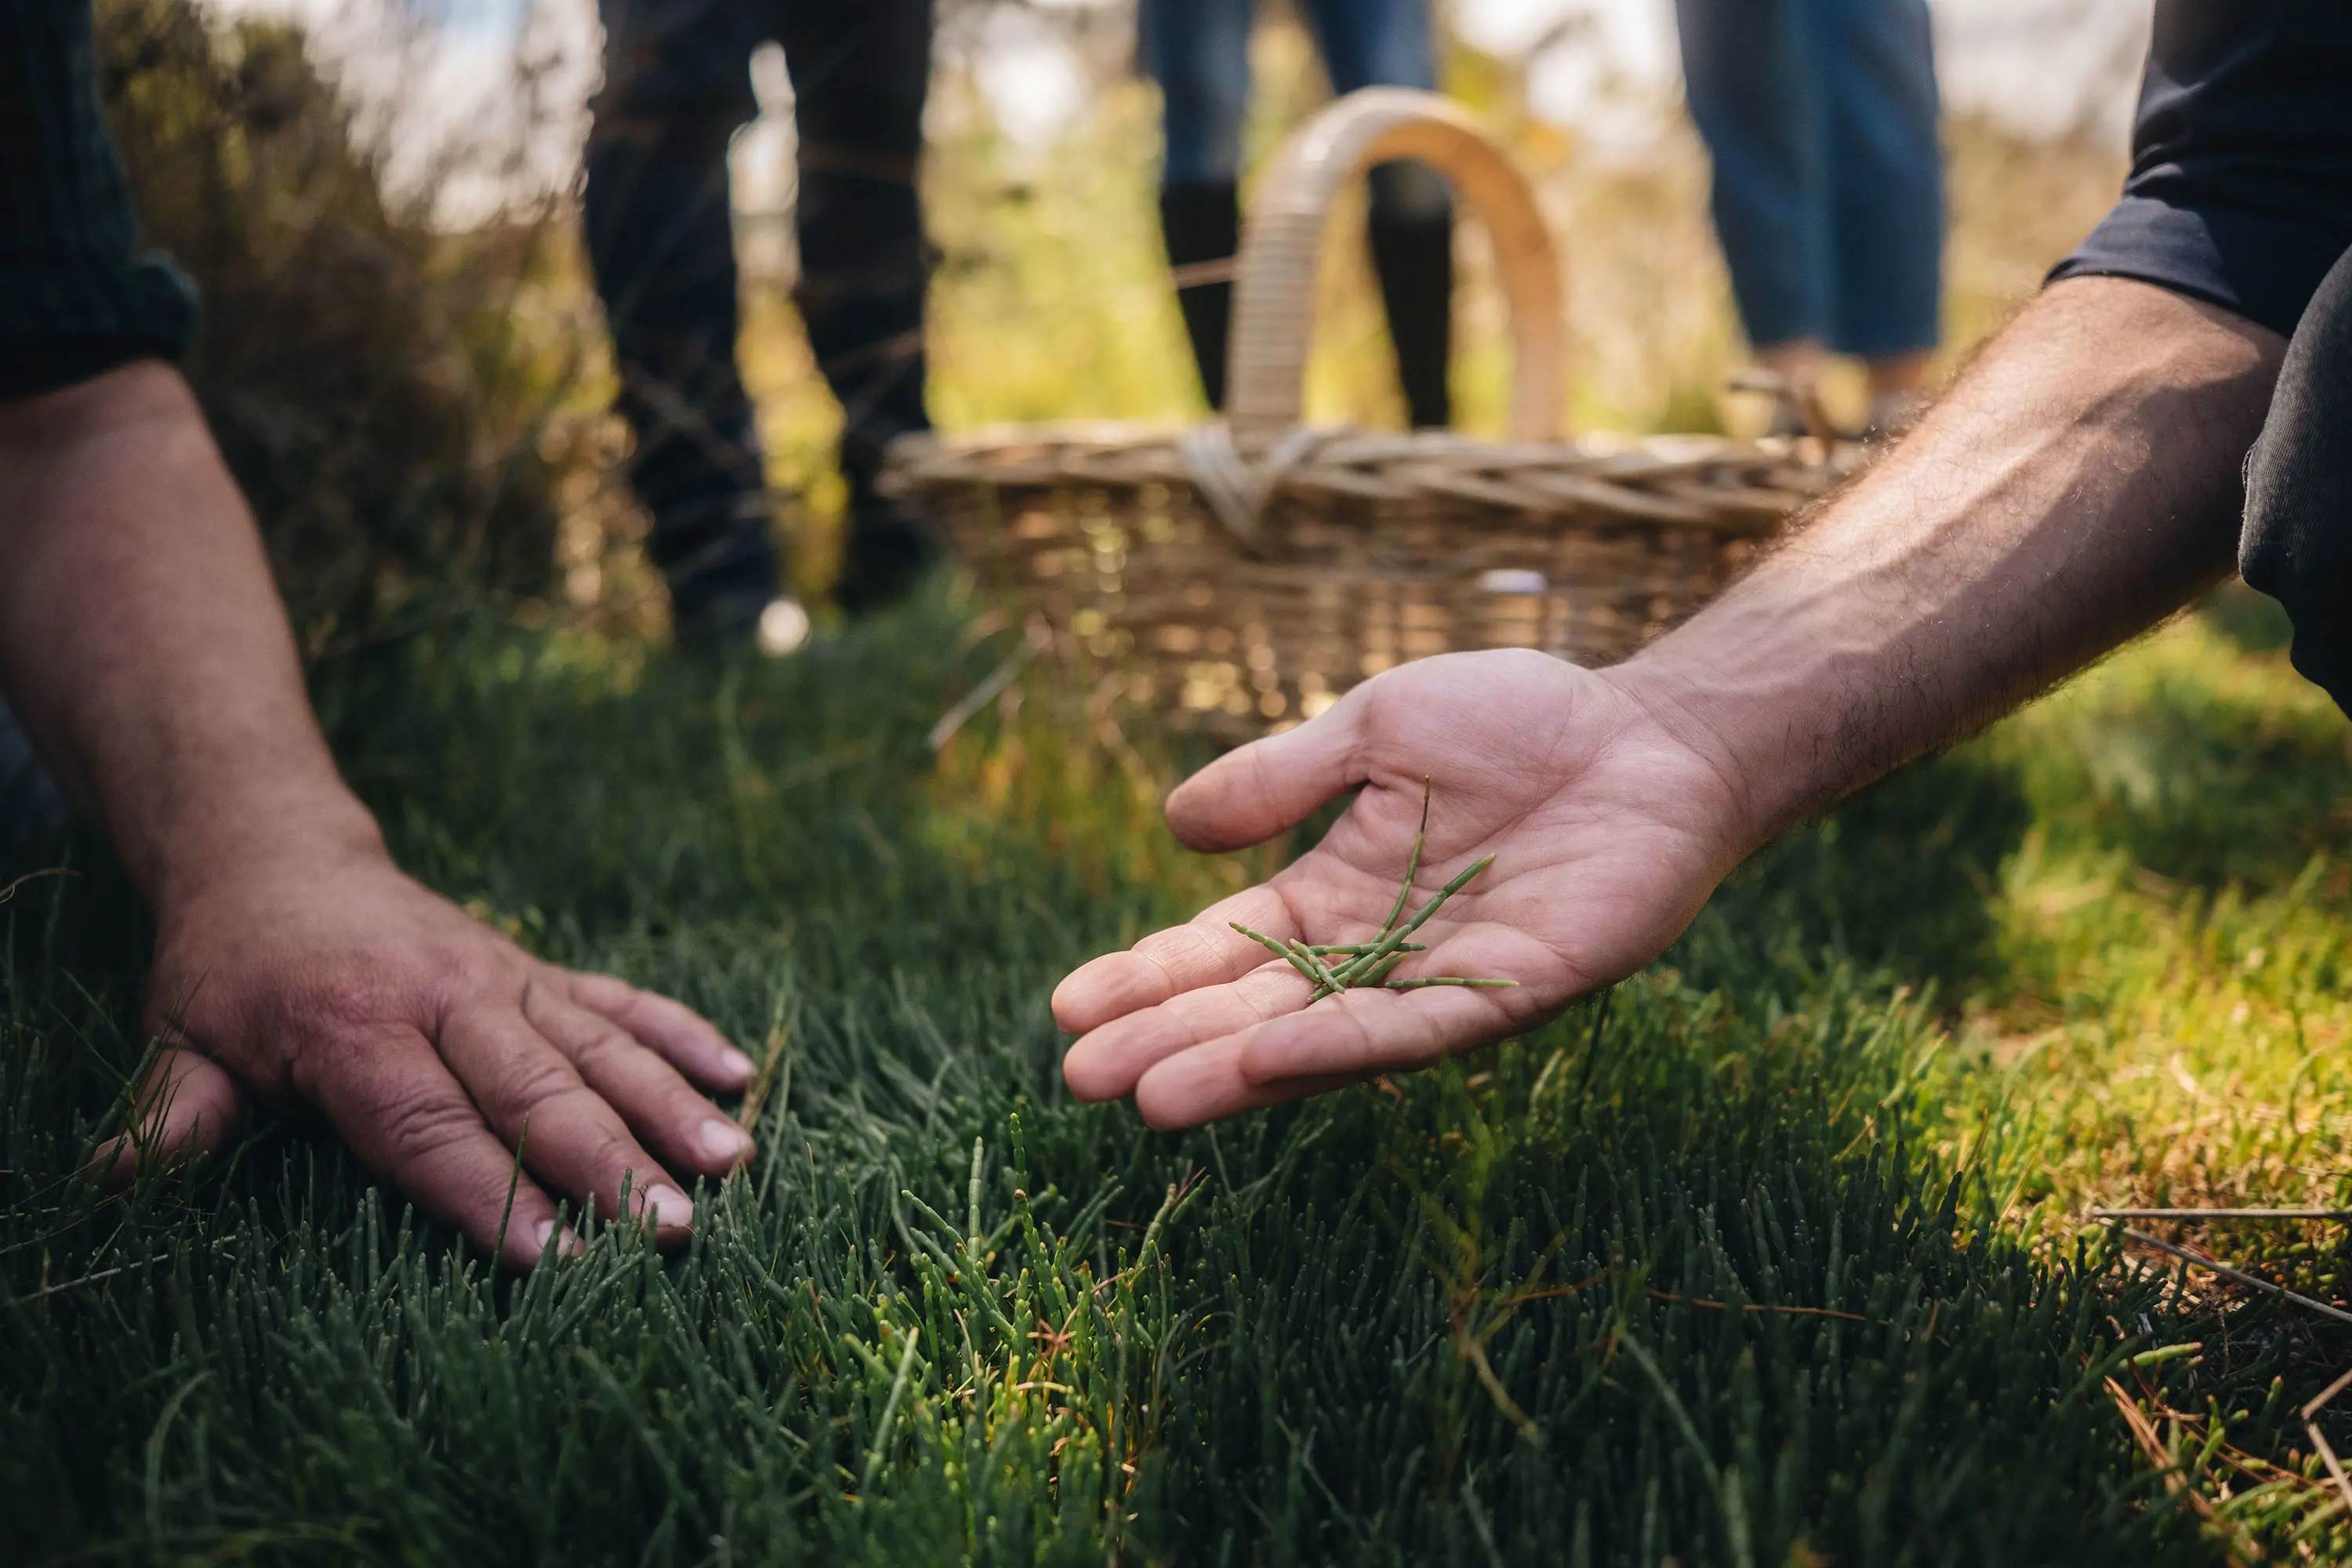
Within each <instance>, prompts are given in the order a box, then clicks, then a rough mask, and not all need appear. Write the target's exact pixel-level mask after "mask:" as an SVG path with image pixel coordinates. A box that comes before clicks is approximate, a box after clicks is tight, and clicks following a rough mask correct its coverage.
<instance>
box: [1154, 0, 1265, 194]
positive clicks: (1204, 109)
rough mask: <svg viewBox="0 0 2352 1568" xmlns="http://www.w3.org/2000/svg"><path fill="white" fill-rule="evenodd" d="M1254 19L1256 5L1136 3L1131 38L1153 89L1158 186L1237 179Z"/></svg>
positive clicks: (1250, 1) (1215, 0)
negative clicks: (1160, 147) (1159, 143)
mask: <svg viewBox="0 0 2352 1568" xmlns="http://www.w3.org/2000/svg"><path fill="white" fill-rule="evenodd" d="M1256 19H1257V0H1141V4H1140V5H1139V7H1138V10H1137V16H1136V37H1137V43H1138V46H1139V52H1140V54H1141V57H1142V62H1143V68H1144V71H1145V73H1146V74H1147V75H1149V76H1150V78H1151V79H1152V80H1153V81H1155V82H1158V83H1159V84H1160V126H1161V131H1162V134H1163V137H1164V141H1165V145H1166V151H1165V152H1164V153H1163V154H1162V156H1161V161H1160V184H1162V185H1189V184H1231V183H1232V182H1233V181H1234V180H1235V179H1237V178H1239V176H1240V174H1241V167H1242V126H1243V123H1244V121H1245V120H1246V118H1247V116H1248V113H1249V88H1250V68H1249V41H1250V28H1251V26H1252V25H1253V24H1254V23H1255V21H1256Z"/></svg>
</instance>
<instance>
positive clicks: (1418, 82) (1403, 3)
mask: <svg viewBox="0 0 2352 1568" xmlns="http://www.w3.org/2000/svg"><path fill="white" fill-rule="evenodd" d="M1307 14H1308V16H1309V19H1310V20H1311V21H1312V22H1313V24H1314V27H1315V35H1316V38H1317V40H1318V42H1319V44H1320V45H1321V47H1322V50H1323V66H1324V69H1325V70H1326V71H1327V72H1328V74H1329V76H1330V78H1331V88H1332V90H1333V91H1335V92H1340V93H1349V92H1354V91H1355V90H1356V89H1359V88H1366V87H1417V88H1421V89H1423V90H1427V89H1431V88H1433V87H1435V86H1436V85H1437V58H1436V52H1435V50H1434V48H1433V46H1432V44H1431V41H1430V28H1429V6H1428V5H1427V0H1308V4H1307ZM1370 242H1371V251H1372V267H1373V270H1374V271H1375V272H1376V273H1377V274H1378V275H1379V278H1380V283H1381V304H1382V305H1383V306H1384V307H1385V308H1386V310H1387V312H1388V319H1389V336H1390V338H1391V341H1392V342H1394V343H1395V345H1396V357H1397V379H1398V382H1399V384H1401V385H1402V388H1403V390H1404V399H1405V412H1406V416H1407V417H1408V418H1409V420H1410V421H1411V422H1412V424H1413V425H1415V426H1444V425H1446V424H1448V423H1449V422H1450V420H1451V416H1452V404H1451V400H1450V399H1449V397H1448V396H1447V387H1446V363H1447V360H1448V359H1449V358H1450V356H1451V353H1452V350H1453V313H1454V197H1453V193H1452V192H1451V190H1450V189H1449V188H1448V187H1447V185H1446V183H1445V179H1444V176H1443V175H1441V174H1438V172H1437V171H1436V170H1434V169H1433V168H1431V167H1430V166H1429V165H1428V164H1426V163H1417V162H1414V161H1412V160H1411V159H1402V160H1399V161H1397V162H1394V163H1382V164H1380V165H1378V166H1377V167H1375V168H1374V169H1373V170H1372V172H1371V214H1370Z"/></svg>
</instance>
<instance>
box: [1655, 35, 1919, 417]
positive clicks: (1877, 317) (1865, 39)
mask: <svg viewBox="0 0 2352 1568" xmlns="http://www.w3.org/2000/svg"><path fill="white" fill-rule="evenodd" d="M1675 21H1676V24H1677V26H1678V27H1679V29H1680V31H1681V35H1682V52H1683V75H1684V79H1685V84H1686V92H1687V95H1688V99H1689V102H1690V112H1691V118H1692V120H1694V121H1696V122H1697V125H1698V131H1699V134H1700V136H1701V137H1703V138H1704V139H1705V140H1706V147H1707V152H1708V154H1709V155H1710V157H1711V158H1712V159H1713V161H1714V164H1715V175H1714V193H1713V205H1714V213H1715V228H1716V234H1717V237H1719V238H1720V239H1721V241H1722V244H1723V254H1724V259H1725V261H1726V262H1727V264H1728V265H1729V267H1730V269H1731V290H1732V294H1733V297H1734V298H1735V299H1736V300H1737V301H1738V307H1739V319H1740V321H1741V322H1742V323H1743V324H1744V325H1745V327H1746V328H1747V331H1748V342H1749V343H1750V344H1751V345H1753V347H1754V350H1755V353H1756V357H1757V360H1758V361H1759V363H1761V364H1762V365H1763V367H1764V368H1765V369H1766V370H1768V371H1770V372H1772V373H1774V374H1777V375H1778V376H1779V377H1780V380H1781V382H1782V384H1783V385H1785V387H1786V388H1787V389H1788V391H1789V393H1790V402H1791V403H1793V404H1794V405H1796V407H1797V408H1799V409H1802V408H1806V407H1808V406H1809V405H1810V404H1811V396H1812V391H1813V387H1814V384H1815V383H1816V381H1817V380H1818V377H1819V374H1820V370H1821V362H1822V357H1823V355H1824V353H1838V354H1852V355H1853V356H1855V357H1857V358H1859V359H1861V360H1862V361H1863V362H1864V364H1865V365H1866V366H1867V368H1868V370H1869V374H1870V395H1871V400H1870V425H1869V433H1871V434H1876V435H1885V434H1891V433H1895V432H1898V431H1900V430H1901V429H1903V428H1904V427H1905V426H1907V425H1909V424H1910V423H1911V421H1912V420H1913V419H1914V418H1916V416H1917V414H1918V410H1919V405H1920V395H1921V388H1922V386H1923V384H1924V383H1925V380H1926V374H1927V356H1928V354H1929V353H1931V352H1932V351H1933V350H1934V348H1935V346H1936V342H1937V305H1938V302H1939V300H1940V297H1941V291H1942V281H1943V279H1942V269H1943V247H1944V174H1943V158H1942V154H1941V152H1940V149H1939V148H1938V146H1937V139H1936V122H1937V92H1936V63H1935V45H1934V38H1933V34H1932V31H1931V28H1930V26H1929V22H1928V16H1927V0H1675ZM1792 412H1793V411H1792Z"/></svg>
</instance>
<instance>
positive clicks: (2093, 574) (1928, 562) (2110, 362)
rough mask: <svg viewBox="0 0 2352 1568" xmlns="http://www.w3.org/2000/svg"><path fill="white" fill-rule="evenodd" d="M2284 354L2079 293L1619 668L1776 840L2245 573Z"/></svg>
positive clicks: (2250, 337)
mask: <svg viewBox="0 0 2352 1568" xmlns="http://www.w3.org/2000/svg"><path fill="white" fill-rule="evenodd" d="M2284 347H2285V344H2284V340H2283V339H2281V338H2279V337H2278V336H2277V335H2276V334H2275V333H2273V332H2270V331H2266V330H2264V329H2263V328H2261V327H2258V326H2255V325H2253V324H2252V323H2251V322H2249V321H2244V320H2242V318H2239V317H2236V316H2233V315H2231V314H2230V313H2229V312H2227V311H2223V310H2218V309H2215V308H2213V307H2210V306H2207V305H2202V304H2200V303H2198V302H2196V301H2194V300H2187V299H2183V298H2181V297H2179V296H2178V295H2174V294H2170V293H2168V292H2166V291H2164V290H2162V289H2156V288H2152V287H2150V286H2147V285H2145V284H2140V283H2134V282H2128V281H2125V280H2121V279H2080V280H2076V281H2072V282H2067V283H2062V284H2059V285H2057V286H2055V287H2053V288H2052V289H2049V290H2048V291H2047V292H2046V293H2044V294H2043V295H2042V297H2041V298H2040V299H2038V300H2035V301H2034V303H2033V304H2032V306H2031V307H2030V308H2029V309H2028V310H2026V311H2025V312H2024V313H2023V314H2022V315H2021V316H2020V317H2019V319H2018V320H2017V321H2016V322H2014V323H2013V324H2011V327H2010V328H2009V329H2008V330H2007V331H2004V332H2003V333H2002V334H2001V335H2000V338H1999V339H1997V340H1996V341H1995V342H1993V344H1992V345H1991V346H1990V347H1989V348H1988V349H1987V350H1986V352H1985V353H1983V354H1982V355H1981V356H1980V357H1979V360H1978V362H1977V363H1975V364H1974V365H1973V366H1972V367H1971V368H1970V369H1969V372H1968V374H1966V375H1965V376H1963V377H1962V378H1961V380H1960V382H1959V384H1958V385H1957V386H1955V387H1954V389H1953V390H1952V392H1951V393H1950V394H1949V395H1948V396H1947V397H1946V398H1945V399H1944V400H1943V402H1942V403H1941V404H1939V405H1937V408H1936V409H1935V410H1934V411H1933V413H1932V414H1931V415H1930V416H1929V417H1928V418H1927V421H1926V422H1925V423H1924V424H1923V425H1922V426H1920V427H1919V429H1918V430H1917V431H1916V432H1915V433H1914V434H1913V435H1912V436H1911V437H1910V438H1909V439H1908V440H1906V442H1905V443H1904V444H1903V445H1902V446H1901V447H1899V448H1897V449H1896V450H1895V452H1893V453H1892V454H1890V455H1889V456H1888V458H1886V459H1885V461H1884V462H1882V463H1881V464H1879V465H1878V466H1877V467H1876V468H1874V469H1873V470H1872V471H1871V472H1870V473H1869V474H1868V475H1866V476H1865V477H1864V479H1861V480H1860V481H1859V482H1858V483H1857V484H1855V485H1854V487H1853V489H1851V490H1850V491H1849V492H1848V493H1846V494H1845V495H1843V497H1841V498H1839V499H1838V500H1836V501H1835V502H1834V503H1832V505H1831V506H1830V507H1828V508H1827V509H1825V510H1824V511H1823V512H1822V515H1821V516H1820V517H1819V518H1818V519H1817V520H1815V521H1813V522H1811V524H1810V525H1808V526H1807V527H1805V528H1804V529H1802V530H1801V531H1800V532H1798V533H1797V534H1796V535H1795V536H1793V537H1792V538H1790V540H1789V541H1788V542H1786V543H1784V544H1782V545H1781V546H1780V547H1779V548H1778V549H1777V550H1775V551H1774V552H1771V553H1770V554H1769V556H1767V558H1766V559H1765V560H1764V561H1763V563H1761V564H1760V565H1759V567H1758V568H1757V569H1756V571H1755V572H1753V573H1752V574H1750V575H1749V576H1748V578H1746V579H1745V580H1744V581H1742V582H1741V583H1740V584H1738V585H1737V586H1736V587H1735V588H1734V589H1733V590H1732V591H1731V592H1729V593H1728V594H1727V595H1724V597H1723V598H1722V599H1721V600H1719V601H1717V604H1715V605H1712V606H1710V607H1709V608H1708V609H1707V610H1706V612H1704V613H1703V614H1701V615H1700V616H1696V617H1695V618H1694V619H1693V620H1692V621H1691V622H1690V623H1689V624H1688V625H1687V626H1684V627H1682V628H1681V629H1680V630H1678V631H1676V632H1675V633H1674V634H1673V635H1672V636H1670V637H1664V638H1662V639H1661V640H1660V641H1659V642H1658V643H1656V644H1655V645H1654V646H1653V647H1651V648H1650V649H1648V650H1646V651H1645V652H1644V653H1643V654H1642V655H1640V656H1639V657H1637V658H1634V659H1633V660H1630V661H1628V662H1627V663H1626V664H1625V665H1623V666H1621V667H1619V669H1618V670H1617V671H1615V672H1612V675H1613V677H1614V678H1615V679H1617V680H1618V681H1619V682H1620V683H1622V685H1623V686H1624V687H1625V688H1626V689H1628V690H1630V691H1632V692H1633V693H1634V694H1635V695H1636V696H1638V697H1641V698H1642V699H1643V700H1644V701H1645V702H1647V703H1649V704H1650V705H1651V706H1652V707H1653V709H1654V710H1655V711H1657V712H1659V713H1660V714H1661V716H1663V717H1665V718H1666V719H1667V721H1668V722H1669V723H1670V724H1672V725H1674V726H1675V727H1676V728H1677V729H1680V730H1682V731H1685V732H1686V733H1687V734H1688V735H1689V737H1690V738H1691V739H1692V740H1693V741H1694V743H1696V744H1698V745H1699V746H1700V747H1701V749H1702V750H1703V751H1705V752H1706V753H1707V754H1708V755H1709V756H1710V757H1711V758H1713V759H1714V760H1715V762H1716V763H1717V767H1718V768H1719V769H1720V771H1721V772H1722V773H1723V774H1724V776H1725V780H1726V783H1727V785H1728V786H1729V790H1730V794H1731V795H1732V796H1733V797H1734V798H1735V799H1736V800H1737V801H1738V816H1739V817H1740V819H1741V823H1740V833H1741V837H1744V838H1745V839H1746V840H1747V842H1748V846H1749V847H1752V845H1753V844H1755V843H1758V842H1761V841H1762V840H1763V839H1764V838H1767V837H1770V836H1771V835H1772V834H1773V833H1775V832H1777V831H1779V830H1780V828H1782V827H1785V826H1788V825H1790V823H1792V822H1794V821H1796V820H1799V819H1800V818H1801V817H1803V816H1806V815H1807V814H1809V813H1811V812H1812V811H1815V810H1818V809H1820V808H1821V807H1822V806H1823V805H1827V804H1829V803H1830V802H1831V801H1832V800H1834V799H1836V798H1837V797H1838V796H1840V795H1843V794H1845V793H1846V792H1847V791H1849V790H1852V789H1854V788H1856V787H1858V786H1860V785H1861V784H1865V783H1867V782H1869V781H1870V780H1872V779H1874V778H1876V777H1878V776H1879V775H1880V774H1882V773H1885V772H1886V771H1887V770H1889V769H1891V768H1894V767H1896V766H1899V765H1900V764H1901V763H1905V762H1907V761H1909V760H1911V759H1912V758H1914V757H1916V756H1918V755H1920V754H1922V753H1924V752H1927V751H1929V750H1932V749H1933V748H1935V747H1937V746H1939V745H1942V744H1944V743H1946V742H1949V741H1951V740H1954V739H1956V738H1958V737H1959V736H1961V735H1963V734H1966V733H1968V732H1969V731H1971V730H1973V729H1975V728H1976V727H1977V726H1979V725H1980V724H1983V723H1985V722H1987V721H1989V720H1990V719H1991V718H1993V717H1994V716H1996V715H1998V714H2000V712H2002V711H2004V710H2007V709H2009V708H2010V707H2011V706H2013V705H2015V704H2016V703H2018V702H2020V701H2022V700H2024V699H2026V698H2027V697H2029V696H2031V695H2032V694H2033V693H2034V692H2036V691H2039V690H2041V689H2043V688H2044V687H2046V686H2048V685H2050V684H2051V683H2052V682H2053V681H2056V680H2058V679H2062V678H2063V677H2064V676H2065V675H2066V674H2068V673H2070V672H2071V671H2073V670H2074V669H2077V668H2081V667H2082V666H2083V665H2084V664H2086V663H2088V662H2090V661H2091V660H2093V659H2095V658H2097V657H2099V656H2100V655H2101V654H2103V653H2105V652H2106V651H2107V650H2108V649H2110V648H2112V647H2116V645H2117V644H2119V643H2121V642H2123V641H2124V640H2126V638H2128V637H2132V636H2134V635H2135V634H2137V633H2138V632H2139V631H2141V630H2143V629H2145V628H2146V627H2147V626H2150V625H2152V624H2154V623H2155V622H2156V621H2158V620H2159V619H2161V618H2162V617H2163V616H2166V615H2167V614H2168V613H2170V612H2171V611H2172V610H2174V609H2176V608H2177V607H2179V605H2181V604H2182V603H2183V602H2184V601H2185V600H2187V599H2188V598H2189V596H2190V595H2193V594H2194V593H2195V592H2196V591H2197V590H2198V589H2199V588H2200V587H2202V586H2203V585H2205V584H2208V583H2210V582H2211V581H2213V580H2214V579H2216V578H2217V577H2219V576H2220V575H2221V574H2222V573H2223V572H2224V571H2225V570H2226V569H2227V567H2228V565H2229V563H2230V561H2231V552H2232V550H2233V548H2234V546H2235V543H2236V540H2237V532H2238V517H2239V510H2240V507H2241V503H2242V489H2241V478H2240V474H2241V467H2242V462H2243V459H2244V457H2245V453H2246V449H2247V447H2249V446H2251V445H2252V441H2253V439H2254V437H2255V435H2256V434H2257V432H2258V431H2259V430H2260V428H2261V426H2262V419H2263V412H2264V410H2265V409H2266V408H2267V406H2268V404H2269V399H2270V393H2271V386H2272V384H2273V381H2274V380H2275V379H2276V377H2277V374H2278V366H2279V361H2280V357H2281V355H2282V354H2283V353H2284Z"/></svg>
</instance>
